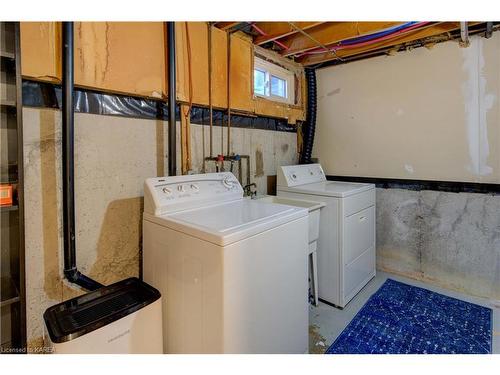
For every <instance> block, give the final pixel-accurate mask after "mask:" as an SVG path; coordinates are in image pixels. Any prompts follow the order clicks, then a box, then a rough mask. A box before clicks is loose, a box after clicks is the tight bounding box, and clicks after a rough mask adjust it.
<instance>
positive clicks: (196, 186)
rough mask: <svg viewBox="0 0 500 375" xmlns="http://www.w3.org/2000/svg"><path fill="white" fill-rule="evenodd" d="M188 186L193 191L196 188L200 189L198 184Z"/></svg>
mask: <svg viewBox="0 0 500 375" xmlns="http://www.w3.org/2000/svg"><path fill="white" fill-rule="evenodd" d="M190 187H191V190H194V191H198V190H200V188H199V187H198V185H196V184H191V186H190Z"/></svg>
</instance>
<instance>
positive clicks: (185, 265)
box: [143, 172, 308, 353]
mask: <svg viewBox="0 0 500 375" xmlns="http://www.w3.org/2000/svg"><path fill="white" fill-rule="evenodd" d="M143 241H144V243H143V245H144V246H143V275H144V280H145V281H146V282H148V283H150V284H151V285H153V286H154V287H156V288H157V289H158V290H160V292H161V294H162V297H163V329H164V331H163V334H164V336H163V337H164V349H165V351H166V353H305V352H307V350H308V303H307V253H306V252H305V251H304V249H305V248H307V243H308V211H307V210H306V209H304V208H298V207H290V206H284V205H278V204H269V203H265V202H259V200H251V199H244V198H243V189H242V188H241V185H240V184H239V182H238V180H237V179H236V178H235V177H234V175H233V174H232V173H230V172H224V173H209V174H201V175H189V176H172V177H163V178H151V179H148V180H147V181H146V183H145V187H144V220H143Z"/></svg>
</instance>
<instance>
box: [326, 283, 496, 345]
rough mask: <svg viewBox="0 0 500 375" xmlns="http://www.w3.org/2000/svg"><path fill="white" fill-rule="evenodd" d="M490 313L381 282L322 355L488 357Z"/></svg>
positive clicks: (413, 287) (437, 295) (483, 308)
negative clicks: (478, 355) (472, 355)
mask: <svg viewBox="0 0 500 375" xmlns="http://www.w3.org/2000/svg"><path fill="white" fill-rule="evenodd" d="M491 324H492V310H491V309H489V308H486V307H482V306H479V305H475V304H472V303H469V302H465V301H461V300H459V299H455V298H451V297H447V296H444V295H442V294H439V293H435V292H431V291H430V290H427V289H423V288H418V287H415V286H411V285H407V284H404V283H400V282H398V281H394V280H391V279H387V281H386V282H385V283H384V284H383V285H382V286H381V287H380V289H379V290H378V291H377V292H376V293H375V294H373V295H372V296H371V297H370V298H369V299H368V301H367V302H366V304H365V305H364V306H363V307H362V308H361V310H360V311H359V312H358V313H357V314H356V316H355V317H354V319H353V320H352V321H351V322H350V323H349V325H348V326H347V327H346V328H345V329H344V331H342V333H341V334H340V336H339V337H338V338H337V340H335V342H334V343H333V344H332V346H330V347H329V348H328V350H327V351H326V354H383V353H387V354H427V353H428V354H487V353H491V332H492V326H491Z"/></svg>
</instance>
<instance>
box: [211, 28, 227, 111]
mask: <svg viewBox="0 0 500 375" xmlns="http://www.w3.org/2000/svg"><path fill="white" fill-rule="evenodd" d="M212 59H213V60H212V104H213V106H214V107H219V108H227V33H226V32H225V31H222V30H220V29H218V28H216V27H212Z"/></svg>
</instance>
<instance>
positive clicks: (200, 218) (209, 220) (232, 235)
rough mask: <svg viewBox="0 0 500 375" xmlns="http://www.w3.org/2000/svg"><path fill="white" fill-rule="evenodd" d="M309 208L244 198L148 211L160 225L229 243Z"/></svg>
mask: <svg viewBox="0 0 500 375" xmlns="http://www.w3.org/2000/svg"><path fill="white" fill-rule="evenodd" d="M307 215H308V210H307V209H305V208H299V207H291V206H284V205H280V204H271V203H266V202H259V200H258V199H257V200H252V199H240V200H238V201H233V202H228V203H224V204H217V205H214V206H210V207H203V208H198V209H193V210H186V211H181V212H176V213H173V214H170V215H165V216H152V215H146V214H145V218H146V219H147V220H150V221H154V222H156V223H158V224H160V225H164V226H166V227H169V228H172V229H175V230H178V231H180V232H184V233H186V234H189V235H192V236H194V237H198V238H201V239H203V240H205V241H209V242H212V243H214V244H216V245H220V246H226V245H229V244H231V243H233V242H236V241H240V240H242V239H245V238H247V237H250V236H253V235H256V234H258V233H261V232H264V231H266V230H269V229H272V228H275V227H277V226H280V225H282V224H285V223H288V222H290V221H292V220H296V219H298V218H300V217H303V216H307Z"/></svg>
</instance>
